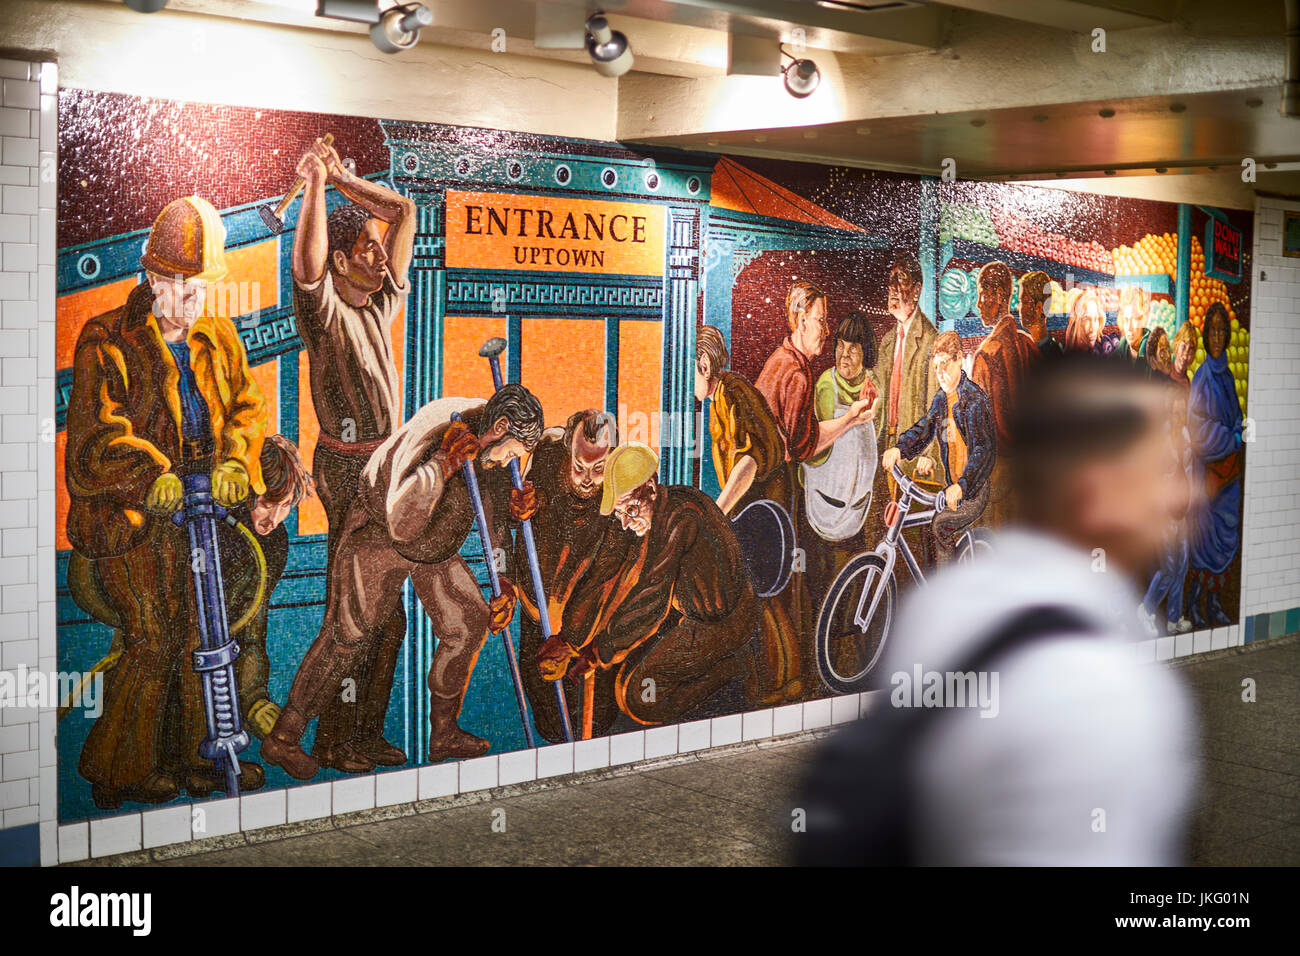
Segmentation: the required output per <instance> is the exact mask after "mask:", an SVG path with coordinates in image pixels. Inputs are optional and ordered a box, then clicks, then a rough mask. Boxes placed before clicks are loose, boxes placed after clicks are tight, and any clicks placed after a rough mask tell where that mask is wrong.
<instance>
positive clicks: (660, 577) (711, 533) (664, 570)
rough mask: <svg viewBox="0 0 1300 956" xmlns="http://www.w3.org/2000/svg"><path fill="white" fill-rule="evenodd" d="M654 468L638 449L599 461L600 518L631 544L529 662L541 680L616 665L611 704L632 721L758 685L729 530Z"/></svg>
mask: <svg viewBox="0 0 1300 956" xmlns="http://www.w3.org/2000/svg"><path fill="white" fill-rule="evenodd" d="M658 468H659V456H658V455H656V454H655V453H654V452H653V451H652V450H651V449H649V448H647V447H646V446H645V445H642V444H640V443H631V444H627V445H622V446H620V447H619V448H616V449H614V450H613V451H612V452H610V453H609V458H608V459H607V464H606V469H605V486H604V492H603V497H602V499H601V506H600V510H601V513H602V514H613V515H614V517H615V518H617V519H618V521H619V523H620V524H621V525H622V527H623V530H624V533H627V532H631V533H632V534H633V535H635V536H636V539H637V540H636V542H635V543H634V544H633V545H632V547H630V548H629V549H628V553H627V556H626V557H625V559H624V560H623V562H622V564H621V566H620V567H619V568H618V570H617V572H616V575H615V577H616V584H615V586H613V587H611V588H608V589H606V591H605V593H604V598H603V600H602V601H601V602H600V604H599V606H595V607H591V608H586V609H583V613H582V614H577V613H575V614H574V615H573V616H570V615H569V614H567V613H566V616H565V622H564V631H565V633H563V634H557V635H555V636H553V637H551V638H550V639H549V640H548V641H546V642H545V643H544V644H543V645H542V647H541V649H540V650H539V651H538V655H537V660H538V667H539V669H540V670H541V672H542V676H543V677H544V678H546V679H547V680H559V679H560V678H561V677H563V676H564V675H565V673H566V672H567V673H568V674H569V675H570V676H571V677H581V676H583V675H584V674H586V673H587V672H588V671H589V670H591V669H592V668H593V667H598V668H610V667H615V666H618V667H619V671H618V675H617V677H616V679H615V697H616V699H617V701H618V706H619V708H620V709H621V710H622V711H623V712H624V713H625V714H627V715H628V716H629V717H631V718H632V719H633V720H635V721H637V722H638V723H642V724H662V723H666V722H669V721H674V720H678V719H680V718H682V717H683V716H684V715H687V714H692V712H695V713H696V714H698V713H699V708H700V706H701V705H703V704H705V703H707V702H709V701H710V698H712V697H714V696H715V695H716V694H717V693H718V692H719V691H721V690H723V688H725V687H727V686H728V685H732V684H736V683H741V682H743V687H744V693H745V697H746V702H748V701H749V700H752V699H753V698H754V696H755V693H756V690H757V682H758V675H757V671H756V670H755V650H756V641H757V632H758V621H759V603H758V598H757V597H756V596H755V594H754V588H753V585H752V584H751V583H750V580H749V573H748V571H747V570H746V568H745V561H744V557H743V555H742V554H741V550H740V544H739V543H738V542H737V540H736V536H735V534H734V532H733V531H732V529H731V523H730V522H729V521H728V520H727V517H726V516H725V515H724V514H723V513H722V512H721V511H720V510H719V509H718V506H717V505H716V504H715V503H714V501H713V499H712V498H710V497H709V496H708V495H706V494H704V493H703V492H702V491H699V490H698V489H696V488H691V487H687V486H683V485H661V484H660V483H659V482H658V480H657V478H656V475H657V472H658ZM674 612H676V613H674ZM670 616H671V618H670ZM700 715H701V716H702V714H700Z"/></svg>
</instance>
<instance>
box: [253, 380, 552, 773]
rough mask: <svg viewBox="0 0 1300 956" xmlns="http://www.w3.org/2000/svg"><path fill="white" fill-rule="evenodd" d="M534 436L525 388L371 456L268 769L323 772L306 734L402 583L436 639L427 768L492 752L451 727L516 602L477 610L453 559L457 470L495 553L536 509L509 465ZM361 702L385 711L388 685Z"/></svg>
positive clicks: (444, 416)
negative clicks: (514, 483)
mask: <svg viewBox="0 0 1300 956" xmlns="http://www.w3.org/2000/svg"><path fill="white" fill-rule="evenodd" d="M454 414H459V415H460V420H459V421H457V420H455V419H453V417H452V416H453V415H454ZM541 434H542V408H541V405H540V404H538V402H537V399H536V398H535V397H534V396H533V395H532V393H531V392H529V391H528V390H527V389H526V388H524V387H523V386H522V385H515V384H511V385H506V386H505V387H504V388H502V389H501V390H500V391H498V392H497V393H496V394H495V395H493V396H492V398H491V399H489V400H488V401H487V402H486V403H485V402H483V401H482V400H480V399H468V398H441V399H437V400H435V401H432V402H430V403H429V404H427V405H425V406H424V407H423V408H421V409H420V410H419V411H418V412H417V413H416V414H415V416H414V417H413V418H411V420H410V421H408V422H407V423H406V424H405V425H403V426H402V427H401V428H399V429H398V430H397V431H396V432H394V433H393V434H392V435H391V436H390V437H389V438H388V439H387V440H385V441H384V443H383V444H382V445H380V446H379V448H378V449H376V450H375V452H374V454H373V455H371V456H370V460H369V461H368V462H367V463H366V467H365V470H364V471H362V473H361V479H360V481H359V483H358V484H359V490H358V495H357V498H356V500H354V501H353V502H352V504H351V506H350V507H349V508H348V511H347V514H346V516H345V518H344V523H343V531H342V534H341V535H340V536H339V543H338V558H337V559H336V560H335V562H334V564H333V565H332V570H331V577H330V579H329V582H328V584H327V587H326V592H325V619H324V621H323V622H322V624H321V629H320V633H319V634H317V636H316V640H315V641H314V642H313V643H312V646H311V647H310V648H309V649H308V651H307V654H306V656H305V657H304V658H303V661H302V665H301V666H300V667H299V668H298V673H297V675H296V676H295V677H294V680H293V687H292V688H291V689H290V691H289V700H288V702H287V703H286V704H285V707H284V713H283V714H281V715H280V719H279V720H278V721H277V722H276V725H275V730H274V731H272V733H271V736H269V737H268V738H267V739H266V740H264V741H263V742H262V756H263V757H264V758H265V759H266V760H267V761H269V762H270V763H274V764H276V765H278V766H281V767H283V768H284V769H285V770H286V771H287V772H288V773H289V774H290V776H293V777H296V778H298V779H299V780H308V779H310V778H311V777H314V776H315V775H316V773H317V772H318V771H319V770H320V764H319V763H318V762H317V761H316V760H315V759H314V758H313V757H312V756H309V755H308V754H306V753H304V752H303V750H302V748H301V743H300V742H301V740H302V735H303V732H304V731H305V730H306V727H307V723H308V722H309V721H310V720H311V719H312V718H314V717H318V716H319V715H320V714H321V712H322V711H323V709H324V707H325V706H326V703H327V702H328V701H329V700H330V698H331V697H333V696H336V695H337V694H338V693H339V692H340V689H341V687H342V684H343V680H344V679H345V678H346V677H348V676H349V675H351V674H354V673H356V663H357V661H358V659H361V658H364V656H365V655H366V654H367V653H369V652H370V650H371V645H373V643H374V642H375V641H377V640H382V639H383V638H382V636H381V634H380V632H379V625H380V624H382V623H383V622H384V621H385V620H387V619H388V616H389V615H390V614H392V611H393V606H394V605H395V604H398V603H400V602H401V600H402V589H403V586H404V585H405V583H406V581H407V579H408V578H409V579H410V581H411V585H412V587H413V588H414V590H415V595H416V597H417V598H419V600H420V604H421V606H422V607H423V608H424V611H425V613H426V614H428V615H429V618H430V620H431V621H432V623H433V630H434V633H435V634H437V635H438V644H437V648H436V649H435V650H434V653H433V661H432V663H431V665H430V667H429V675H428V684H429V695H430V705H429V754H428V757H429V761H430V762H431V763H436V762H438V761H441V760H447V759H450V758H454V757H477V756H480V755H482V754H484V753H486V752H487V750H488V746H489V745H488V742H487V741H486V740H483V739H482V738H480V737H476V736H474V735H473V734H470V733H466V732H465V731H464V730H462V729H461V728H460V727H459V726H458V725H457V723H456V718H457V716H458V715H459V714H460V709H461V704H462V703H463V701H464V697H465V691H466V689H467V688H468V686H469V679H470V675H471V674H472V673H473V670H474V664H475V662H476V661H477V659H478V654H479V651H480V650H481V649H482V648H483V644H484V642H485V641H486V640H487V636H488V633H489V631H490V632H492V633H496V632H499V631H501V630H503V629H505V628H506V627H508V626H509V624H510V620H511V618H512V617H513V616H514V607H515V594H514V591H513V589H511V588H509V587H506V586H504V585H503V587H502V592H501V594H500V595H498V596H497V597H495V598H493V599H492V601H491V603H490V604H488V603H485V601H484V599H483V591H482V589H481V588H480V587H479V584H478V581H477V580H476V579H475V577H474V574H473V572H472V571H470V568H469V565H468V564H467V563H466V561H465V559H464V558H463V557H461V555H460V549H461V548H462V547H463V546H464V544H465V539H466V537H468V535H469V532H470V529H471V528H472V527H473V526H474V512H473V508H472V506H471V504H470V497H469V491H468V488H467V486H466V484H465V478H464V474H463V472H462V470H461V469H462V466H463V465H464V464H465V463H466V462H471V461H472V462H473V463H474V466H473V467H474V470H475V474H476V475H477V476H478V479H479V485H480V488H481V491H482V500H483V507H484V510H485V513H486V515H487V518H488V527H489V530H490V533H491V536H492V543H493V546H494V547H503V546H504V542H505V541H506V540H507V534H508V521H509V518H510V517H514V518H515V519H517V520H524V519H525V518H529V517H531V516H532V514H533V513H534V512H535V509H536V500H535V493H534V492H533V490H532V488H531V487H530V486H527V485H526V486H525V487H524V489H523V490H521V491H516V490H514V489H512V488H511V487H510V476H509V474H508V472H507V470H506V466H507V465H508V464H509V462H510V460H511V459H515V458H523V457H525V456H526V455H527V454H528V453H529V452H530V451H531V450H532V448H533V447H534V446H535V445H536V444H537V441H538V439H539V438H540V437H541ZM362 673H364V672H362ZM369 679H370V680H389V681H391V675H388V674H383V673H372V674H371V675H370V677H369ZM357 692H358V695H359V696H360V697H362V698H364V697H366V696H367V695H374V699H376V700H383V701H385V702H387V701H388V698H389V695H390V694H391V693H392V686H391V684H389V685H388V686H384V687H378V688H368V687H363V686H361V685H360V684H358V686H357ZM383 716H384V715H382V714H381V715H380V720H381V723H380V726H382V717H383Z"/></svg>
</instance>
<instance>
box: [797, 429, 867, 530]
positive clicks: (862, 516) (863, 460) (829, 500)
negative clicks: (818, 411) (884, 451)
mask: <svg viewBox="0 0 1300 956" xmlns="http://www.w3.org/2000/svg"><path fill="white" fill-rule="evenodd" d="M848 410H849V406H847V405H840V404H836V406H835V417H837V418H838V417H839V416H841V415H843V414H845V413H847V412H848ZM802 467H803V492H804V508H805V511H806V512H807V515H808V523H809V524H810V525H812V527H813V530H814V531H816V532H817V533H818V534H819V535H821V536H822V537H823V538H825V539H826V540H827V541H843V540H844V539H845V538H849V537H852V536H853V535H855V534H857V533H858V532H859V531H861V530H862V525H863V523H864V522H865V521H866V520H867V509H868V508H870V507H871V485H872V482H873V481H875V478H876V430H875V421H874V419H868V420H867V421H866V422H863V423H862V424H859V425H854V426H853V427H852V428H850V429H849V430H848V431H847V432H845V433H844V434H843V435H841V436H840V438H839V440H838V441H836V442H835V444H833V445H831V449H830V455H829V456H828V457H827V459H826V460H825V461H824V462H822V463H821V464H820V465H809V464H808V463H807V462H805V463H804V464H803V466H802Z"/></svg>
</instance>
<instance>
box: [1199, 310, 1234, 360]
mask: <svg viewBox="0 0 1300 956" xmlns="http://www.w3.org/2000/svg"><path fill="white" fill-rule="evenodd" d="M1231 337H1232V322H1231V321H1230V320H1229V319H1228V310H1227V309H1225V308H1224V307H1223V303H1222V302H1216V303H1214V304H1213V305H1212V306H1210V307H1209V308H1208V309H1206V310H1205V324H1204V326H1203V327H1202V332H1201V339H1202V341H1203V342H1204V348H1205V354H1206V355H1208V356H1210V358H1216V359H1217V358H1218V357H1219V356H1221V355H1222V354H1223V350H1224V349H1226V348H1227V347H1228V339H1230V338H1231Z"/></svg>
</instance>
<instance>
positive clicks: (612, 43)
mask: <svg viewBox="0 0 1300 956" xmlns="http://www.w3.org/2000/svg"><path fill="white" fill-rule="evenodd" d="M587 53H588V54H589V55H590V56H591V62H592V63H594V64H595V66H596V72H597V73H599V74H601V75H602V76H622V75H623V74H624V73H626V72H627V71H628V70H630V69H632V47H631V46H629V45H628V42H627V36H626V35H624V34H622V33H620V32H619V31H617V30H614V29H612V28H611V27H610V25H609V21H608V20H606V19H605V15H604V14H603V13H595V14H592V15H591V17H590V18H589V19H588V20H587Z"/></svg>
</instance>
